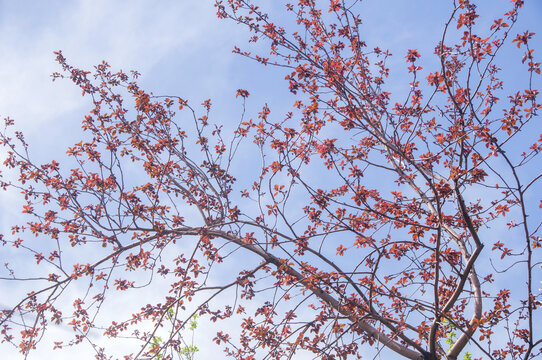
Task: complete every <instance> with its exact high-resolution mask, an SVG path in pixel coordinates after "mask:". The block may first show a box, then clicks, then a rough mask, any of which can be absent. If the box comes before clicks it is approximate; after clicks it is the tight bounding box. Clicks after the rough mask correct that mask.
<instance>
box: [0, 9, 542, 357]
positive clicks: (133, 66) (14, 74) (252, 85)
mask: <svg viewBox="0 0 542 360" xmlns="http://www.w3.org/2000/svg"><path fill="white" fill-rule="evenodd" d="M262 3H269V1H263V2H262ZM276 3H278V1H277V2H276ZM276 3H275V4H276ZM527 3H528V4H527V7H528V8H527V9H526V11H524V12H523V14H522V16H523V18H522V23H521V24H520V26H518V28H517V29H516V30H517V31H518V32H519V31H520V30H523V29H524V28H526V27H527V28H530V29H531V30H533V31H535V32H538V31H537V30H540V25H538V19H539V18H540V17H541V16H542V1H527ZM481 4H482V6H483V9H484V11H485V12H486V13H487V14H488V15H489V16H488V19H491V18H493V17H495V16H497V14H498V13H500V12H502V10H501V8H500V7H499V6H497V4H508V1H501V0H487V1H482V2H481ZM363 6H364V7H363V8H364V9H365V13H364V19H365V22H364V31H365V34H366V36H367V39H368V43H369V44H371V43H374V44H377V43H378V44H379V45H380V46H381V47H383V48H389V49H391V50H392V53H394V54H395V56H394V57H393V58H392V60H391V63H390V66H391V67H392V70H393V69H401V67H405V65H404V55H405V54H406V51H407V49H409V48H412V49H414V48H416V49H418V50H419V52H420V53H421V54H422V57H425V59H427V61H428V62H427V63H426V64H431V63H433V64H436V59H435V58H434V57H431V53H432V50H433V48H434V46H435V42H436V41H437V40H438V39H439V38H440V35H441V33H440V31H441V28H442V25H443V24H444V21H445V19H446V15H447V14H448V11H449V10H450V8H451V1H440V0H439V1H429V0H425V1H421V0H414V1H403V0H393V1H392V0H367V1H365V3H364V5H363ZM493 14H495V15H494V16H492V15H493ZM536 27H538V29H536ZM246 39H247V32H246V29H245V28H243V27H241V26H237V25H235V24H233V23H232V22H229V21H220V20H218V19H216V16H215V9H214V7H213V2H212V1H203V0H201V1H193V0H175V1H173V0H161V1H151V0H148V1H142V0H130V1H128V0H125V1H123V0H115V1H105V0H74V1H58V0H53V1H49V0H48V1H14V0H11V1H10V0H0V118H4V117H6V116H9V117H11V118H13V119H15V121H16V124H17V127H18V128H20V129H22V130H23V131H24V132H25V135H26V137H27V140H28V142H29V143H30V144H31V153H32V154H33V155H34V156H36V157H37V158H38V159H42V160H44V161H45V160H50V159H53V158H56V157H57V156H58V154H62V153H63V152H64V149H65V147H66V146H68V145H70V144H71V143H73V142H76V141H77V139H78V134H79V129H80V120H81V119H82V116H83V115H84V114H85V113H86V112H87V111H88V110H89V109H90V105H89V99H88V98H82V97H81V93H80V90H79V89H78V88H76V87H75V86H74V85H72V84H71V82H69V81H58V82H55V83H52V81H51V77H50V75H51V74H52V73H53V72H56V71H59V70H60V69H59V66H58V65H57V64H56V62H55V61H54V58H55V56H54V55H53V51H56V50H62V51H63V54H64V56H65V57H66V58H67V59H68V62H69V63H70V64H71V65H73V66H75V67H80V68H83V69H87V70H91V69H92V67H93V66H94V65H96V64H98V63H100V62H101V61H102V60H106V61H108V62H109V64H110V65H111V66H112V68H113V69H114V70H115V69H122V70H124V71H129V70H137V71H139V72H140V73H142V77H141V80H140V84H141V85H142V86H143V87H144V88H145V89H147V90H149V91H152V92H154V93H155V94H158V95H178V96H180V97H182V98H186V99H189V100H190V101H191V103H195V104H199V103H201V102H202V101H203V100H204V99H207V98H210V99H212V101H213V103H214V104H215V109H216V110H215V112H214V113H213V116H214V118H213V117H212V118H211V120H214V121H217V122H219V123H223V124H225V125H226V126H227V125H228V124H235V123H237V121H238V119H239V113H240V105H239V102H236V101H235V93H236V90H237V89H239V88H243V89H247V90H248V91H249V92H250V93H251V97H250V98H249V104H248V110H249V115H250V112H252V114H253V115H255V111H258V109H259V108H261V106H262V105H263V104H264V103H268V104H269V106H270V108H271V109H272V110H273V111H276V112H278V113H285V112H286V111H288V108H289V106H290V104H291V101H290V100H291V98H290V97H289V95H288V94H287V92H286V89H287V83H286V82H285V81H284V80H283V79H284V73H283V72H282V71H281V70H280V69H273V68H270V67H267V68H263V67H262V66H260V65H258V64H256V63H254V62H251V61H249V60H247V59H244V58H241V57H240V56H237V55H234V54H232V49H233V46H234V45H244V44H245V41H246ZM521 56H522V52H520V51H519V50H518V52H517V53H514V52H511V53H510V55H509V57H508V58H509V59H510V63H513V60H515V59H517V57H521ZM506 63H507V60H506V59H505V61H504V64H505V65H506ZM406 80H407V78H406V77H405V76H404V75H401V74H398V75H396V76H394V75H393V74H392V77H391V80H390V82H389V86H391V87H395V90H397V91H404V90H406V88H405V85H406V84H407V81H406ZM32 149H35V150H32ZM14 202H15V199H14V198H12V197H11V196H10V195H9V194H6V193H4V192H2V193H0V226H1V231H0V232H5V230H6V229H7V228H8V226H9V225H10V224H12V223H13V222H14V221H15V220H16V218H17V217H18V211H19V210H18V209H17V208H16V207H14V206H13V204H14ZM4 254H5V253H4ZM0 257H1V256H0ZM11 290H12V289H9V288H8V287H7V285H5V284H0V303H4V302H5V301H7V298H6V297H7V296H9V295H7V294H9V293H11ZM210 331H211V330H206V328H205V325H202V326H201V330H200V331H199V335H198V336H199V337H200V339H201V340H199V341H204V340H203V339H204V338H206V337H207V338H209V337H212V336H214V333H211V332H210ZM206 332H208V334H206ZM207 335H208V336H207ZM200 349H201V350H202V352H201V354H200V355H198V359H206V358H208V357H209V355H211V354H216V356H221V355H220V354H221V353H220V352H218V353H217V352H216V350H217V349H209V350H207V349H203V347H202V346H200ZM5 351H6V352H7V354H10V355H8V357H7V358H12V357H13V358H14V356H15V353H13V352H11V350H9V349H8V348H7V347H5V346H4V345H2V344H0V353H1V354H6V353H5ZM48 351H49V350H48V349H46V348H42V349H40V353H39V355H38V354H37V353H34V355H33V356H31V357H30V358H31V359H38V358H51V359H52V358H55V359H64V358H65V359H68V358H72V357H71V356H72V355H70V354H69V352H60V353H59V352H55V353H54V355H48ZM90 354H91V353H89V354H88V355H89V356H88V357H90ZM79 355H81V354H79ZM3 356H4V357H5V355H3ZM80 357H81V358H87V357H86V356H80Z"/></svg>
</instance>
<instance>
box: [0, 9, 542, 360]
mask: <svg viewBox="0 0 542 360" xmlns="http://www.w3.org/2000/svg"><path fill="white" fill-rule="evenodd" d="M352 3H356V2H355V1H352ZM350 5H352V4H346V3H345V2H342V1H338V0H331V1H329V6H328V4H326V5H325V6H323V5H322V4H321V3H319V2H316V1H313V0H300V1H298V2H297V3H296V4H289V5H287V6H286V11H287V12H288V13H291V14H293V15H294V16H295V18H296V20H297V22H296V24H297V25H292V24H290V25H289V26H291V27H292V28H291V29H288V26H286V25H285V26H281V24H279V23H273V22H272V19H271V18H270V17H269V16H268V15H267V14H266V13H265V12H264V11H263V10H262V9H260V8H259V7H258V6H256V5H255V4H254V3H253V1H249V0H223V1H217V3H216V6H217V10H218V15H219V17H221V18H229V19H233V20H235V21H236V22H239V23H241V24H244V25H246V26H247V28H248V29H249V30H250V31H251V32H252V34H253V37H252V38H251V39H250V41H251V42H256V41H266V42H267V43H268V44H269V45H270V52H269V54H266V55H265V57H264V56H263V55H262V54H259V55H255V54H252V53H251V52H248V51H243V50H241V49H239V48H236V49H235V52H236V53H239V54H241V55H242V56H246V57H249V58H253V59H255V60H256V61H258V62H261V63H263V64H264V65H269V66H273V65H276V66H280V67H282V68H286V69H288V74H287V76H286V80H287V82H288V86H289V90H290V91H291V92H292V93H293V94H295V95H296V101H295V103H294V105H293V109H292V113H289V114H287V116H286V117H285V119H283V120H282V121H277V120H274V118H275V115H274V114H272V113H271V109H269V108H268V107H267V105H266V106H264V107H263V109H262V111H261V112H260V113H259V114H258V116H257V119H255V120H249V121H246V120H244V119H241V121H240V122H239V124H238V126H237V127H236V128H235V129H234V130H233V131H232V134H231V139H230V140H229V141H225V140H224V139H223V136H224V135H223V130H222V128H221V127H219V126H214V125H213V124H212V123H211V121H210V119H209V116H210V114H211V108H212V104H211V101H210V100H206V101H205V102H204V103H203V104H202V109H203V112H204V113H203V115H201V116H199V115H196V114H197V112H198V111H199V110H198V109H197V108H195V107H192V105H190V104H189V102H188V101H187V100H185V99H181V98H174V97H168V98H165V97H157V96H153V95H152V94H149V93H147V92H145V91H144V90H142V89H141V88H140V87H139V86H138V84H137V82H136V79H137V76H138V74H137V73H132V75H131V76H129V75H128V74H125V73H123V72H117V73H114V72H111V70H110V67H109V65H108V64H107V63H103V64H100V65H99V66H97V68H96V71H95V72H94V73H93V74H91V73H89V72H87V71H83V70H80V69H77V68H74V67H72V66H70V65H69V64H68V63H67V61H66V59H65V58H64V57H63V55H62V53H60V52H58V53H57V60H58V62H59V63H60V65H61V66H62V68H63V73H62V74H55V77H56V78H60V77H67V78H70V79H71V80H72V81H73V82H74V83H75V84H76V85H77V86H79V87H80V88H81V90H82V92H83V94H84V95H86V96H89V97H90V98H91V99H92V103H93V106H94V107H93V109H92V110H91V111H90V113H89V115H88V116H86V117H85V118H84V120H83V122H82V127H83V130H84V132H85V134H86V135H87V137H86V140H82V141H79V142H77V143H76V144H75V145H74V146H73V147H70V148H69V149H68V151H67V154H68V156H69V157H70V158H72V159H74V162H75V164H76V167H74V168H73V169H69V168H66V167H65V166H63V165H61V164H60V163H59V162H57V161H54V160H53V161H51V162H50V163H47V164H42V165H40V164H37V163H35V162H34V161H33V160H32V159H31V158H30V157H29V155H28V152H27V148H28V145H27V144H26V142H25V141H24V138H23V137H22V135H21V134H20V133H18V132H15V138H12V135H10V131H11V130H10V129H11V127H12V126H13V121H12V120H11V119H6V129H5V130H4V131H3V132H2V133H1V139H2V144H3V145H4V147H5V148H6V150H7V156H6V159H5V160H4V162H3V165H4V167H5V168H7V169H10V170H11V171H16V173H17V176H18V178H17V179H14V180H12V181H10V180H8V179H5V180H4V181H3V182H2V183H1V187H2V188H3V189H4V190H6V191H19V192H21V193H22V195H23V197H24V201H25V203H24V205H23V209H22V212H23V213H24V214H25V216H27V218H30V219H31V220H29V221H28V222H26V223H25V224H24V225H14V226H13V227H12V234H7V235H6V236H4V237H2V238H1V241H2V244H3V245H4V246H5V247H14V248H16V250H17V251H21V252H27V253H29V254H31V256H30V258H31V260H32V261H33V262H35V263H36V265H39V266H41V267H42V269H46V270H44V272H43V273H42V274H41V280H40V281H43V282H44V283H45V284H42V285H41V286H38V285H36V286H34V285H35V284H34V283H33V285H32V286H30V285H29V289H28V294H27V296H26V297H24V298H23V299H21V300H20V302H18V303H17V304H15V306H14V307H13V308H11V309H3V310H2V312H1V314H2V317H1V325H2V326H3V327H2V336H3V340H2V341H4V342H9V343H13V344H16V345H17V346H18V347H19V348H20V351H21V352H22V353H25V354H26V353H28V352H29V351H31V350H32V349H33V348H35V346H36V344H37V341H38V340H39V339H40V337H41V334H42V333H43V332H44V331H46V330H47V328H48V327H49V326H50V325H51V322H53V323H57V324H61V323H65V324H67V325H69V326H70V327H72V328H73V330H74V332H75V337H74V339H73V341H72V342H71V343H70V344H71V345H73V344H77V343H80V342H82V341H83V340H88V341H90V342H91V343H92V342H94V341H95V340H94V338H93V337H92V336H91V335H90V334H91V333H92V331H98V332H99V333H100V334H101V335H104V336H108V337H120V336H132V337H135V338H137V339H139V340H141V342H142V346H141V348H140V349H139V350H138V352H137V353H134V354H132V355H128V356H127V357H126V358H141V357H143V358H145V357H152V356H157V355H158V354H162V355H161V356H165V357H166V358H167V356H171V352H168V351H169V350H168V349H173V350H174V351H178V350H179V349H180V347H181V342H180V340H179V334H180V331H181V330H182V328H183V327H184V326H185V325H186V324H187V322H188V321H189V319H190V316H191V314H193V313H198V314H200V315H201V316H204V317H205V318H206V319H210V320H211V321H217V320H221V319H227V318H235V317H237V318H239V319H240V324H241V325H240V329H239V336H236V335H233V334H230V333H228V331H226V330H224V331H220V332H219V333H217V334H216V337H214V339H213V340H214V341H215V342H216V343H217V344H220V345H222V346H224V350H225V352H226V354H228V355H229V356H231V357H233V358H236V359H252V358H256V357H257V356H258V354H259V353H260V352H263V353H265V354H266V355H267V357H268V358H272V359H283V358H288V357H289V356H291V355H292V354H294V353H296V352H297V351H309V352H313V353H315V354H316V355H317V356H319V357H320V358H322V359H346V358H351V357H356V356H360V354H361V347H362V345H363V344H365V343H367V344H370V345H374V346H383V347H386V348H388V349H389V350H391V351H394V352H395V353H397V354H398V355H400V356H402V357H404V358H409V359H420V358H423V359H437V358H447V359H456V358H457V357H458V356H459V354H460V353H461V351H463V350H464V349H465V347H466V346H467V345H468V348H469V349H472V350H471V351H472V352H475V353H479V354H480V355H482V356H484V357H487V358H491V359H505V358H514V359H515V358H522V359H529V358H532V357H534V356H536V355H539V354H540V348H541V347H540V345H541V342H542V340H541V338H540V331H541V329H540V327H539V326H538V327H537V325H536V322H537V320H540V315H539V314H537V311H539V310H538V309H539V308H540V306H541V302H540V294H539V293H538V292H537V291H536V289H535V284H534V282H535V279H539V278H540V269H539V267H540V265H539V264H538V263H537V260H535V259H536V257H539V256H540V253H539V252H540V248H541V245H540V242H541V240H540V229H541V223H540V216H539V214H540V210H539V207H542V202H540V198H539V197H538V198H537V197H536V196H535V194H536V192H535V189H538V190H540V185H539V183H538V181H539V180H540V179H541V178H542V173H541V172H540V170H539V169H538V168H537V167H536V166H534V165H533V164H534V163H535V162H536V159H537V158H538V156H539V153H540V151H541V150H542V135H540V134H539V129H540V127H539V125H535V124H534V120H533V119H534V118H536V116H537V111H538V110H539V109H540V108H542V104H541V103H539V102H538V101H539V99H538V94H539V91H538V90H537V89H535V88H534V85H533V84H534V80H533V79H534V77H535V76H537V75H539V74H540V63H539V62H536V61H535V55H534V51H533V49H531V48H530V47H529V42H530V40H531V39H532V38H533V36H534V34H533V33H532V32H529V31H525V32H524V33H523V34H518V35H517V36H516V37H515V38H514V39H513V40H509V36H510V37H512V34H510V31H511V29H512V27H513V25H514V23H516V22H517V19H518V11H519V10H520V8H521V7H522V5H523V2H522V1H514V2H513V4H512V5H511V6H512V9H511V10H510V11H508V12H507V13H505V15H504V16H503V18H500V19H495V20H494V21H490V22H488V23H489V24H492V25H491V27H490V28H488V29H485V28H483V26H479V27H475V24H476V22H477V21H478V19H479V15H480V14H478V13H477V10H476V6H475V5H474V1H468V0H461V1H459V2H458V6H457V8H455V9H454V10H453V12H452V14H451V15H450V18H449V21H448V23H447V24H446V26H445V29H444V31H443V36H442V42H441V43H439V44H438V45H437V46H436V48H435V54H436V56H438V58H439V60H440V67H439V68H437V69H432V71H427V72H426V73H425V74H424V75H423V76H422V75H418V73H420V72H421V71H423V69H422V67H421V66H420V64H421V63H422V61H423V59H424V57H423V56H422V54H420V52H419V51H418V50H416V49H411V50H408V53H407V54H406V56H405V59H406V66H407V69H408V73H409V75H408V76H411V82H410V84H409V85H410V90H409V92H408V94H407V95H406V98H403V99H399V98H398V97H397V96H395V95H393V94H391V93H390V92H387V91H385V90H384V89H385V85H386V81H387V78H388V76H389V74H390V70H389V69H388V68H387V66H386V61H387V59H389V57H390V56H391V54H390V53H389V52H388V51H385V50H382V49H380V48H375V49H373V50H370V49H367V45H366V42H365V41H364V40H363V37H362V35H361V33H360V31H359V26H360V24H361V22H362V20H361V16H360V15H358V14H356V13H354V12H353V11H354V10H353V9H355V7H351V6H350ZM319 6H322V7H321V8H320V7H319ZM454 25H455V26H454ZM296 26H297V29H296ZM475 28H476V31H475ZM456 30H457V31H458V34H459V36H456V37H455V38H456V39H457V43H452V41H451V40H448V39H449V38H452V37H453V36H452V33H453V32H454V31H456ZM507 39H508V40H507ZM511 43H513V44H515V45H517V47H518V48H524V49H525V55H524V58H523V63H524V65H522V64H521V62H519V61H518V66H517V68H516V69H514V71H516V72H518V73H519V72H520V71H523V70H525V71H526V72H527V76H526V79H528V83H527V85H526V87H525V88H524V89H516V90H512V89H510V88H506V91H505V90H504V89H505V86H504V84H503V81H502V80H500V79H499V76H500V73H499V71H500V69H499V68H498V66H497V65H496V62H497V61H498V57H497V54H498V52H499V49H500V48H501V47H503V46H505V44H511ZM525 63H526V64H525ZM427 74H428V75H427ZM420 79H426V81H421V80H420ZM126 95H128V97H126ZM236 97H240V99H239V100H240V101H242V102H243V104H244V102H245V101H248V97H249V93H248V91H246V90H243V89H239V90H237V94H236ZM130 99H131V100H132V101H133V108H134V110H135V112H134V113H132V112H128V110H127V109H126V108H125V106H126V105H125V104H126V103H129V102H130ZM506 101H508V102H506ZM175 111H178V112H179V114H176V113H175ZM183 115H184V116H190V117H192V119H193V126H192V127H191V128H190V127H189V126H187V125H186V124H185V123H183V124H182V126H181V121H180V120H179V118H180V117H181V116H183ZM247 138H248V139H250V140H252V142H253V144H250V141H248V142H247V143H248V144H245V142H243V140H245V139H247ZM189 144H192V145H189ZM193 144H196V145H193ZM195 146H196V147H197V148H195ZM250 146H252V148H251V149H252V150H253V149H254V148H255V149H257V151H252V153H256V154H257V155H258V156H257V157H256V158H257V159H258V160H259V161H260V163H259V164H260V165H261V167H260V168H258V169H256V170H257V171H256V173H255V175H254V169H248V168H247V169H246V171H240V172H239V173H234V170H233V169H236V168H237V169H239V162H240V161H241V160H239V161H238V160H237V159H238V156H239V155H238V153H237V149H238V148H239V147H242V148H243V149H247V148H250ZM243 161H246V160H243ZM245 164H246V163H245ZM250 164H251V165H252V164H255V162H254V163H250ZM134 169H136V170H134ZM252 175H254V178H249V177H250V176H252ZM237 179H241V180H242V181H238V180H237ZM375 179H376V180H375ZM244 182H246V183H248V184H250V186H249V188H245V187H244V186H242V185H241V183H244ZM538 196H539V195H538ZM537 211H538V212H537ZM537 215H538V216H537ZM506 228H507V229H509V231H510V236H507V234H504V235H502V236H501V235H500V234H498V233H497V230H491V229H499V231H501V230H502V229H506ZM28 233H30V234H34V235H35V237H34V236H33V237H24V234H28ZM496 236H498V238H496ZM38 239H39V240H38ZM37 241H39V242H40V243H39V246H38V245H37ZM485 245H486V246H485ZM484 246H485V247H484ZM70 247H73V248H75V250H76V253H77V254H78V255H77V263H73V258H68V256H67V255H65V253H70V251H68V250H69V248H70ZM167 254H175V255H174V256H170V257H171V259H169V260H166V259H168V256H166V255H167ZM481 254H483V256H481ZM488 259H489V260H488ZM240 260H241V261H240ZM228 263H229V264H232V265H230V266H232V267H233V268H234V269H236V271H238V272H237V273H236V274H235V275H233V276H232V275H231V274H229V275H230V278H227V275H228V272H227V271H226V273H219V270H215V269H223V268H226V269H228V268H227V267H225V266H226V264H228ZM68 264H71V267H70V265H68ZM6 268H7V269H9V264H6ZM47 269H48V270H47ZM118 269H124V270H125V271H126V272H124V273H121V272H119V271H117V270H118ZM229 269H230V272H231V267H230V268H229ZM131 274H132V275H133V274H136V276H135V277H134V276H132V275H131ZM144 274H154V277H156V278H160V279H164V280H165V281H167V286H168V288H167V289H166V291H164V293H163V294H160V295H161V296H162V301H161V302H159V303H154V304H150V303H149V304H145V303H141V304H140V305H141V307H140V310H139V311H138V312H136V313H134V314H133V315H132V316H131V317H130V318H128V319H111V320H110V321H109V324H108V325H107V326H104V327H100V326H101V325H98V324H97V323H95V318H96V314H97V313H98V312H99V311H100V309H101V307H102V305H103V306H105V305H104V304H106V303H107V300H108V299H111V298H115V297H119V296H128V295H126V294H136V292H137V291H140V288H141V287H144V286H149V282H147V280H145V281H141V277H142V276H143V275H144ZM510 274H512V276H514V277H518V276H519V277H521V281H519V282H518V283H517V284H506V283H505V281H506V278H507V277H508V278H509V277H510ZM10 276H11V278H12V279H14V280H19V281H21V282H23V281H25V280H28V279H26V278H24V277H19V276H18V275H17V274H15V273H13V272H12V273H11V274H10ZM154 277H150V280H153V279H155V278H154ZM208 279H214V280H213V285H211V284H210V282H209V280H208ZM155 281H158V280H155ZM78 283H85V284H86V285H87V286H88V292H87V294H86V296H85V297H84V298H78V299H76V300H75V301H74V302H73V304H72V308H70V307H68V306H62V308H60V307H57V305H56V304H57V303H60V304H61V303H62V301H61V300H59V299H62V296H63V293H64V289H67V288H70V287H74V286H75V284H78ZM121 292H122V293H121ZM225 294H229V295H231V301H229V300H225V299H229V298H228V296H225ZM219 298H220V299H221V301H217V299H219ZM130 299H131V300H130V301H133V302H136V303H137V301H138V300H139V299H138V297H137V296H135V295H134V296H132V297H131V298H130ZM70 309H71V310H70ZM188 309H190V311H188ZM187 312H188V315H187ZM21 317H23V318H24V319H26V320H25V321H24V322H22V323H21V322H20V321H18V319H19V318H21ZM444 321H446V322H447V323H448V324H453V326H454V327H456V328H458V329H459V330H457V331H456V332H457V334H458V336H459V337H458V339H457V341H455V343H454V344H453V346H451V347H450V348H448V346H447V345H446V344H445V342H444V340H445V339H446V338H447V336H448V335H449V332H450V327H449V326H442V324H443V322H444ZM149 323H151V325H150V327H149V325H148V324H149ZM163 326H168V327H169V329H170V332H169V333H168V334H169V338H168V339H165V342H164V343H163V344H162V345H160V346H158V345H156V344H152V340H153V337H154V336H156V334H158V332H159V329H160V328H161V327H163ZM138 327H144V328H145V329H147V327H148V328H149V329H150V330H149V331H143V330H138ZM134 329H136V330H134ZM237 337H238V339H237ZM503 339H507V340H506V341H503ZM67 345H68V344H64V343H62V342H55V344H54V346H55V348H62V347H65V346H67ZM398 355H393V356H398ZM98 356H103V358H105V356H106V355H105V353H104V350H99V351H98ZM99 358H102V357H99Z"/></svg>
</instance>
